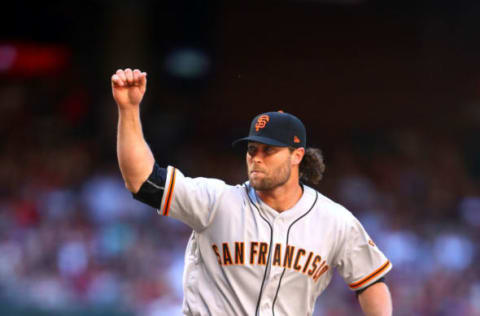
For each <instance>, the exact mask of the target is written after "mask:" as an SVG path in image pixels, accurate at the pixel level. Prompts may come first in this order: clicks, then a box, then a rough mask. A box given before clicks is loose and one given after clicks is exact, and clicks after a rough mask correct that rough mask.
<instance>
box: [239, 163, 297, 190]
mask: <svg viewBox="0 0 480 316" xmlns="http://www.w3.org/2000/svg"><path fill="white" fill-rule="evenodd" d="M247 169H249V168H248V166H247ZM253 169H255V168H253ZM250 171H251V170H248V179H249V181H250V185H251V186H252V187H253V188H254V189H255V190H257V191H270V190H273V189H275V188H277V187H279V186H282V185H284V184H285V183H287V181H288V179H290V175H291V173H292V168H291V164H290V159H287V161H285V163H284V164H283V165H281V166H279V167H277V168H276V169H274V170H271V171H270V172H269V173H264V174H263V177H262V178H256V177H253V176H252V175H251V173H250ZM262 171H263V170H262Z"/></svg>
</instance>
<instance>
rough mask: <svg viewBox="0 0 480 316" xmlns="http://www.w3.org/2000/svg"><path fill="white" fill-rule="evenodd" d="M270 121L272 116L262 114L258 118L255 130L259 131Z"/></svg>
mask: <svg viewBox="0 0 480 316" xmlns="http://www.w3.org/2000/svg"><path fill="white" fill-rule="evenodd" d="M268 121H270V117H269V116H268V115H262V116H260V117H259V118H258V120H257V123H255V130H256V131H257V132H258V131H259V130H260V129H262V128H264V127H265V126H266V125H267V123H268Z"/></svg>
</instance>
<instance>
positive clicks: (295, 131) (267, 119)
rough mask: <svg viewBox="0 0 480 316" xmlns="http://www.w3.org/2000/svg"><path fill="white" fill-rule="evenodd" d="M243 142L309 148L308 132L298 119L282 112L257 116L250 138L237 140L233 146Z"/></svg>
mask: <svg viewBox="0 0 480 316" xmlns="http://www.w3.org/2000/svg"><path fill="white" fill-rule="evenodd" d="M243 141H251V142H258V143H262V144H267V145H272V146H279V147H294V148H300V147H306V146H307V132H306V130H305V126H304V125H303V123H302V121H300V119H299V118H298V117H296V116H294V115H292V114H289V113H284V112H282V111H279V112H267V113H262V114H258V115H257V116H255V118H254V119H253V120H252V123H251V124H250V132H249V133H248V136H247V137H244V138H240V139H237V140H236V141H234V142H233V144H232V145H233V146H235V145H236V144H238V143H239V142H243Z"/></svg>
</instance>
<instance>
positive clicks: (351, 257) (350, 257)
mask: <svg viewBox="0 0 480 316" xmlns="http://www.w3.org/2000/svg"><path fill="white" fill-rule="evenodd" d="M336 267H337V271H338V273H339V274H340V275H341V276H342V277H343V279H344V280H345V282H346V283H347V284H348V285H349V287H350V289H352V290H354V291H357V290H361V289H364V288H366V287H368V286H369V285H370V284H372V283H374V282H376V281H377V280H379V279H380V278H382V277H383V276H384V275H385V274H387V273H388V272H389V271H390V270H391V269H392V264H391V262H390V261H389V260H388V259H387V258H386V257H385V255H384V254H383V252H382V251H381V250H380V249H378V247H377V246H376V245H375V243H374V242H373V241H372V240H371V239H370V237H369V235H368V234H367V232H366V231H365V229H364V228H363V226H362V224H361V223H360V222H359V221H358V219H356V218H355V217H354V216H353V215H351V214H350V216H349V219H348V221H347V224H346V228H345V235H344V242H343V243H342V247H341V249H340V251H339V256H338V258H337V260H336Z"/></svg>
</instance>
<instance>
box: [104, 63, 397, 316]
mask: <svg viewBox="0 0 480 316" xmlns="http://www.w3.org/2000/svg"><path fill="white" fill-rule="evenodd" d="M111 82H112V91H113V97H114V99H115V101H116V103H117V105H118V111H119V120H118V140H117V154H118V162H119V166H120V170H121V172H122V175H123V178H124V180H125V183H126V187H127V188H128V189H129V190H130V191H131V192H132V193H133V196H134V197H135V198H136V199H138V200H140V201H142V202H144V203H147V204H149V205H151V206H153V207H154V208H156V209H157V210H158V213H159V214H160V215H163V216H170V217H173V218H176V219H178V220H180V221H182V222H184V223H185V224H187V225H188V226H190V227H191V228H192V230H193V232H192V235H191V237H190V240H189V242H188V246H187V249H186V253H185V271H184V278H183V287H184V302H183V313H184V314H185V315H295V316H298V315H312V314H313V309H314V306H315V300H316V299H317V297H318V296H319V295H320V294H321V293H322V292H323V291H324V290H325V288H326V287H327V286H328V284H329V283H330V280H331V279H332V276H333V273H334V270H336V271H337V272H338V273H339V274H340V275H341V276H342V277H343V279H344V280H345V282H346V283H347V284H348V286H349V287H350V289H352V290H353V291H356V293H357V296H358V300H359V303H360V306H361V308H362V310H363V312H364V313H365V315H391V314H392V304H391V298H390V293H389V291H388V287H387V285H386V284H385V282H384V278H383V277H384V275H385V274H386V273H387V272H388V271H389V270H390V269H391V268H392V265H391V263H390V261H389V260H388V259H387V258H386V257H385V256H384V254H383V253H382V252H381V251H380V250H379V249H378V248H377V246H376V245H375V244H374V243H373V242H372V241H371V239H370V237H369V236H368V234H367V233H366V231H365V230H364V228H363V227H362V225H361V224H360V222H359V221H358V220H357V219H356V218H355V217H354V216H353V215H352V214H351V213H350V212H349V211H348V210H346V209H345V208H344V207H342V206H341V205H339V204H337V203H335V202H333V201H332V200H330V199H328V198H327V197H325V196H323V195H322V194H321V193H319V192H317V191H316V190H314V189H312V188H311V187H309V186H307V185H306V184H305V182H316V181H319V180H320V178H321V176H322V173H323V171H324V168H325V167H324V164H323V158H322V156H321V153H320V151H319V150H318V149H313V148H308V149H307V147H306V131H305V127H304V125H303V123H302V122H301V121H300V120H299V119H298V118H297V117H295V116H293V115H291V114H287V113H282V112H268V113H262V114H259V115H257V116H256V117H255V118H254V119H253V121H252V122H251V125H250V131H249V134H248V136H247V137H245V138H242V139H239V140H238V141H236V143H243V144H244V145H246V164H247V170H248V181H247V182H245V183H243V184H240V185H235V186H232V185H228V184H225V182H223V181H221V180H217V179H209V178H189V177H187V176H185V175H184V174H183V173H182V172H181V171H180V170H179V169H177V168H176V167H173V166H168V167H166V168H162V167H160V166H158V165H157V164H156V163H155V159H154V157H153V155H152V153H151V151H150V149H149V146H148V145H147V143H146V142H145V140H144V137H143V133H142V126H141V121H140V102H141V100H142V97H143V95H144V93H145V90H146V84H147V74H146V73H144V72H140V71H139V70H134V71H132V70H131V69H125V70H118V71H117V72H116V73H115V74H114V75H113V76H112V78H111Z"/></svg>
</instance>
